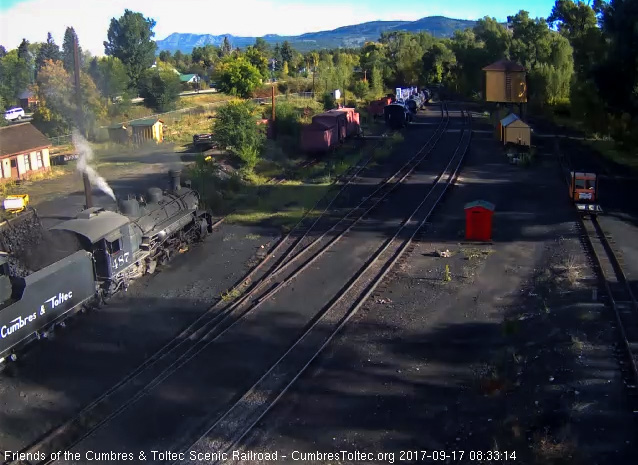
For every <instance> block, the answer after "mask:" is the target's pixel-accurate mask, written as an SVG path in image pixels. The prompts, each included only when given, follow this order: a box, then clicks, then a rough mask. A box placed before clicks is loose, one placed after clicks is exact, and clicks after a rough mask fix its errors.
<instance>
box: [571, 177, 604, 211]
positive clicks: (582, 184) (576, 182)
mask: <svg viewBox="0 0 638 465" xmlns="http://www.w3.org/2000/svg"><path fill="white" fill-rule="evenodd" d="M569 174H570V179H569V196H570V198H571V199H572V202H574V205H576V208H577V209H578V211H580V212H582V213H588V214H594V215H595V214H598V213H601V212H602V209H601V208H600V205H598V176H597V175H596V173H586V172H582V171H570V173H569Z"/></svg>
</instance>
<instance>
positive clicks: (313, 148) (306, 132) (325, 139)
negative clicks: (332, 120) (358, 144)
mask: <svg viewBox="0 0 638 465" xmlns="http://www.w3.org/2000/svg"><path fill="white" fill-rule="evenodd" d="M338 143H339V137H338V132H337V125H336V124H332V125H330V124H326V123H322V122H320V121H316V122H315V121H313V122H312V123H311V124H308V125H306V126H304V127H303V128H302V129H301V150H303V151H304V152H312V153H318V152H327V151H328V150H330V148H331V147H333V146H335V145H337V144H338Z"/></svg>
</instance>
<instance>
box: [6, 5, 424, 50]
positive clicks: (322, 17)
mask: <svg viewBox="0 0 638 465" xmlns="http://www.w3.org/2000/svg"><path fill="white" fill-rule="evenodd" d="M364 5H365V4H364ZM126 8H128V9H131V10H133V11H136V12H140V13H142V14H144V16H146V17H151V18H153V19H154V20H155V21H156V22H157V24H156V26H155V29H154V31H155V38H156V39H163V38H165V37H166V36H167V35H169V34H171V33H173V32H184V33H189V32H190V33H194V34H207V33H208V34H226V33H228V34H233V35H240V36H261V35H264V34H279V35H297V34H302V33H304V32H314V31H320V30H329V29H334V28H336V27H340V26H345V25H349V24H357V23H361V22H365V21H374V20H378V19H384V20H398V19H403V20H415V19H418V18H420V17H423V16H427V15H428V14H435V13H433V12H431V13H428V12H427V11H416V12H414V13H412V12H409V13H402V12H400V13H397V12H396V11H397V10H396V9H395V8H394V7H393V6H392V5H389V6H388V7H386V8H385V10H380V9H379V7H378V6H375V7H366V6H360V5H353V4H348V3H345V2H342V3H335V4H330V3H325V2H312V3H311V4H307V3H301V2H300V1H297V2H291V1H277V0H236V1H231V2H229V1H219V0H212V1H211V0H182V1H176V0H107V1H101V0H84V1H79V0H57V1H56V2H53V3H52V2H51V1H50V0H29V1H26V2H23V3H20V4H17V5H16V6H14V7H12V8H11V9H9V10H7V11H5V12H4V13H3V14H2V17H1V18H0V43H1V44H2V45H4V46H5V47H6V48H7V49H11V48H15V47H17V46H18V45H19V43H20V41H21V40H22V38H23V37H24V38H26V39H27V40H29V41H30V42H40V41H44V40H45V39H46V35H47V32H51V33H52V34H53V38H54V39H55V41H56V43H58V45H61V44H62V38H63V36H64V31H65V29H66V27H67V26H73V27H74V28H75V30H76V32H77V34H78V37H79V39H80V45H81V46H82V47H83V48H84V49H86V50H89V51H90V52H91V53H93V54H94V55H103V54H104V47H103V45H102V42H103V41H105V40H106V35H107V30H108V27H109V24H110V20H111V18H113V17H116V18H119V17H120V16H122V15H123V14H124V10H125V9H126ZM428 9H429V8H428ZM399 11H401V10H400V9H399Z"/></svg>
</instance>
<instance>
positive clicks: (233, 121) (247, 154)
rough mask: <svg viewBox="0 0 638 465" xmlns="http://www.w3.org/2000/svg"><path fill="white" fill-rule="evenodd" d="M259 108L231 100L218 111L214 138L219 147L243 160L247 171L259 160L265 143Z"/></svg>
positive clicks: (214, 126) (248, 103)
mask: <svg viewBox="0 0 638 465" xmlns="http://www.w3.org/2000/svg"><path fill="white" fill-rule="evenodd" d="M257 113H258V109H257V108H256V107H255V105H253V104H251V103H250V102H230V103H228V104H227V105H224V106H223V107H221V108H220V109H219V110H218V111H217V118H216V120H215V123H214V125H213V138H214V139H215V142H216V143H217V145H218V146H219V147H222V148H225V149H226V150H229V151H230V152H231V153H232V154H233V155H235V156H237V157H239V158H240V159H241V160H242V163H243V165H244V168H245V169H246V170H247V171H252V169H253V168H254V167H255V165H256V164H257V161H258V160H259V154H260V152H261V149H262V147H263V144H264V140H265V134H264V127H263V126H262V125H257V116H258V115H257Z"/></svg>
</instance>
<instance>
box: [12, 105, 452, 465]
mask: <svg viewBox="0 0 638 465" xmlns="http://www.w3.org/2000/svg"><path fill="white" fill-rule="evenodd" d="M443 113H444V112H443V111H442V114H443ZM446 121H447V120H446V119H445V118H442V120H441V126H440V128H444V127H447V122H446ZM440 128H439V129H440ZM441 135H442V132H441V133H440V134H438V137H437V138H436V141H438V138H440V137H441ZM433 138H434V136H433V137H432V138H430V139H429V140H428V142H426V144H425V145H424V146H423V147H422V149H421V150H420V151H419V152H418V153H417V155H415V156H414V157H412V159H410V161H409V162H408V163H406V164H405V165H404V166H403V167H401V169H400V170H399V171H397V173H395V175H393V176H392V177H390V178H388V179H386V180H385V181H384V182H383V183H382V185H383V186H387V185H392V186H394V187H396V186H397V185H398V184H399V183H400V181H403V180H404V179H405V178H406V177H407V176H408V175H409V173H411V172H412V171H413V170H414V169H416V167H417V166H418V163H416V164H415V161H416V159H415V157H417V156H421V158H420V159H419V163H420V162H421V161H422V160H423V159H424V158H425V157H426V156H427V154H428V153H429V152H430V151H431V150H432V149H433V148H434V145H432V144H431V143H432V140H433ZM429 145H431V147H430V149H429V151H428V152H427V153H425V154H424V153H423V152H424V150H425V148H427V147H429ZM369 161H370V158H368V159H366V160H363V161H362V162H360V163H359V164H357V165H355V166H354V167H353V168H351V170H350V172H348V173H346V176H347V182H346V183H345V184H344V185H343V186H342V187H341V189H340V190H339V192H338V193H337V194H336V195H335V197H334V198H333V199H332V200H331V201H330V202H329V203H328V205H327V206H326V207H325V209H324V210H323V212H322V213H321V214H320V216H319V218H317V219H314V220H312V224H311V225H310V226H309V227H307V228H303V227H302V224H303V223H304V222H305V221H306V222H307V219H302V220H301V221H300V222H299V223H298V224H297V227H298V228H299V229H301V230H302V231H303V232H302V233H301V237H300V238H299V240H296V238H295V237H294V235H293V234H292V233H293V231H295V229H294V228H293V230H292V231H291V232H290V233H289V234H288V235H286V236H285V237H284V238H282V239H281V240H280V241H279V242H278V243H277V244H276V245H275V246H274V247H273V248H272V249H271V250H270V251H269V253H268V255H267V256H266V257H265V258H264V259H263V260H262V261H261V262H260V263H259V264H258V265H257V266H256V267H255V268H253V270H251V272H250V273H249V274H248V275H247V276H246V277H244V278H243V279H242V281H241V282H242V283H246V282H250V281H252V280H253V279H255V277H256V276H257V275H258V274H259V273H260V272H261V271H260V270H262V269H263V268H264V266H265V264H266V263H267V262H268V261H269V259H270V257H272V256H273V255H275V254H276V253H278V252H279V251H280V250H282V249H283V248H284V246H285V245H286V244H289V243H290V242H293V246H295V245H297V244H298V243H299V241H300V240H302V239H304V238H305V237H306V236H307V234H308V233H309V232H310V231H311V230H312V228H313V227H314V225H316V224H317V221H318V220H319V219H320V218H321V217H322V216H323V215H324V214H325V213H326V212H327V211H328V210H329V208H330V206H331V205H332V204H333V203H334V201H335V200H336V199H337V198H338V197H339V195H340V194H341V193H342V192H343V191H344V189H346V188H347V186H348V185H349V184H351V182H352V181H353V180H354V179H356V177H357V176H358V175H359V174H360V173H361V171H362V170H363V169H365V167H366V166H367V164H368V163H369ZM406 167H407V168H406ZM399 180H400V181H399ZM394 187H392V188H391V189H387V188H386V189H385V194H384V195H382V196H379V195H377V196H376V197H373V196H372V195H371V196H369V197H368V198H367V199H366V200H367V201H368V204H367V205H368V207H367V208H365V209H363V208H360V207H361V205H360V206H359V207H357V208H358V210H357V212H358V215H355V221H354V222H352V221H350V222H349V224H350V227H352V226H353V225H354V224H355V223H356V221H358V220H359V219H361V218H362V217H363V215H364V214H365V213H367V212H369V211H370V210H371V209H372V208H374V206H376V205H378V204H379V203H380V202H381V201H382V200H383V199H384V198H385V197H387V195H389V194H390V192H391V191H392V190H394ZM380 190H381V188H377V189H376V190H375V192H374V193H373V195H375V194H378V192H379V191H380ZM320 202H321V200H320V201H319V202H318V204H319V203H320ZM362 203H365V201H364V202H362ZM346 216H348V215H347V214H346ZM350 227H346V228H345V229H343V230H342V231H341V235H343V234H345V233H346V232H347V231H348V230H349V229H350ZM325 236H326V234H324V235H322V236H321V237H320V240H322V239H323V238H325ZM335 242H336V241H335V240H333V241H331V242H330V243H328V244H327V245H326V244H324V247H322V249H321V250H320V252H318V253H323V252H325V250H327V249H328V248H329V247H330V246H331V245H332V244H334V243H335ZM312 244H315V245H317V244H319V241H317V240H315V241H313V242H312ZM311 246H312V245H311ZM311 246H308V247H305V248H304V249H303V250H302V251H300V253H298V254H296V255H294V256H292V254H290V253H288V254H286V255H285V256H283V257H282V259H281V260H279V261H278V262H277V263H276V267H275V268H274V269H271V270H269V271H266V272H264V273H263V276H261V277H260V278H258V279H256V280H255V283H254V285H253V286H252V287H251V288H250V289H247V292H246V293H245V294H244V295H242V297H241V298H240V299H238V300H236V301H235V302H232V303H231V304H229V305H226V303H225V302H223V301H220V302H219V303H218V304H216V305H215V306H213V307H211V309H209V310H208V311H207V312H206V313H205V314H204V315H202V316H200V318H198V319H197V320H196V321H195V322H194V323H193V324H191V325H190V326H189V327H188V328H186V329H185V330H184V331H182V333H180V335H178V336H177V337H176V338H175V339H173V340H172V341H171V342H169V344H167V345H166V346H164V347H163V348H162V349H161V350H160V351H158V352H157V353H156V354H154V355H153V356H152V357H151V358H149V359H148V360H147V361H145V363H144V364H142V365H141V366H140V367H138V368H137V369H136V370H134V371H133V372H132V373H130V374H129V375H127V377H125V378H124V379H122V380H121V381H120V382H119V383H118V384H117V385H115V386H114V387H112V388H111V389H109V390H108V391H107V392H106V393H104V394H103V395H102V396H100V397H99V398H98V399H96V400H95V401H94V402H92V403H91V404H89V405H88V406H86V407H85V408H84V409H82V410H81V411H80V412H79V413H78V414H77V415H76V416H74V417H73V418H72V419H71V420H69V421H67V422H65V423H64V424H62V425H61V426H59V427H57V428H55V429H54V430H53V431H50V432H49V433H47V434H46V435H44V436H43V437H41V438H39V439H38V440H37V441H36V442H35V443H34V444H32V445H30V446H29V447H27V448H25V449H24V450H23V451H21V452H23V453H34V452H38V451H40V452H44V453H45V454H46V455H47V456H50V453H51V452H54V451H59V450H68V449H70V448H71V447H72V446H73V445H75V444H77V443H78V442H80V441H81V440H82V439H84V438H86V437H87V436H88V435H90V434H91V433H92V432H93V431H95V430H96V429H98V428H99V427H100V426H102V425H104V424H105V423H107V422H108V421H109V420H110V419H111V418H113V417H114V416H116V415H117V414H118V413H120V412H121V411H123V410H124V409H126V407H127V406H129V405H130V404H132V403H133V402H135V401H136V400H138V399H139V398H141V397H142V396H143V395H144V394H145V393H146V392H148V391H149V390H150V389H152V388H153V387H155V386H157V385H158V384H160V383H161V382H162V381H163V380H164V379H166V377H168V376H170V374H172V373H174V372H175V371H176V370H177V369H179V368H180V367H181V366H183V365H184V364H185V363H187V362H188V361H189V360H191V359H192V358H193V357H195V356H196V355H197V354H198V353H199V352H200V351H201V350H203V349H204V348H205V347H206V346H207V345H208V344H210V343H211V342H213V341H214V340H215V339H216V338H217V337H219V336H220V335H221V334H223V333H224V332H225V331H227V330H228V329H230V327H232V326H233V325H234V324H235V323H236V322H237V321H238V320H239V319H240V318H241V317H243V316H244V315H245V314H247V313H248V312H250V311H252V310H253V309H255V308H257V307H258V306H259V304H261V303H262V302H264V301H265V300H266V299H268V298H269V297H270V296H272V295H273V294H274V293H275V292H276V289H274V288H272V289H269V290H268V291H267V293H266V294H262V295H258V292H259V291H260V290H263V288H264V286H265V284H267V283H269V282H271V281H272V279H273V278H275V277H277V276H280V275H282V273H283V272H285V271H288V270H290V269H291V264H294V263H298V262H299V258H300V257H301V256H302V255H303V254H302V252H304V251H306V250H308V249H309V247H311ZM316 258H317V256H316V255H315V257H312V258H310V260H312V261H314V260H315V259H316ZM310 260H309V261H307V262H306V263H305V264H303V265H302V266H301V267H299V268H297V269H295V270H290V271H291V274H290V275H288V276H286V277H285V279H283V280H282V281H280V282H279V283H278V284H277V286H278V287H277V289H281V288H282V287H283V286H285V285H286V284H287V283H288V282H290V280H291V279H293V278H294V277H295V276H297V275H298V274H299V273H301V272H302V271H303V269H305V268H306V267H307V266H308V265H309V262H310ZM284 262H285V263H284ZM257 296H258V300H257V301H254V300H255V297H257ZM251 299H252V300H253V302H250V300H251ZM245 304H250V305H248V306H247V305H245ZM6 463H11V464H16V465H17V464H21V465H34V464H35V463H37V464H44V463H53V462H52V461H51V460H44V461H38V462H33V463H31V462H26V461H13V462H6Z"/></svg>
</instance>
